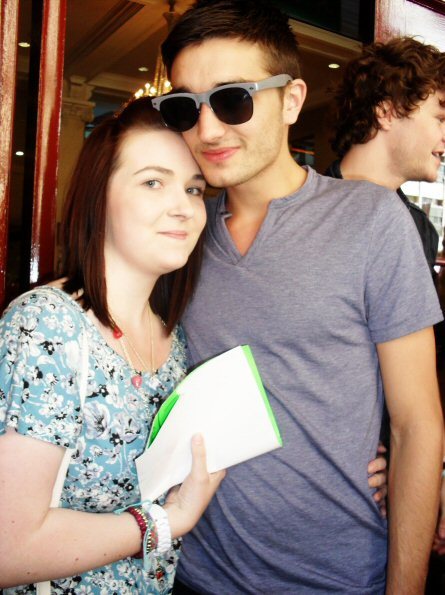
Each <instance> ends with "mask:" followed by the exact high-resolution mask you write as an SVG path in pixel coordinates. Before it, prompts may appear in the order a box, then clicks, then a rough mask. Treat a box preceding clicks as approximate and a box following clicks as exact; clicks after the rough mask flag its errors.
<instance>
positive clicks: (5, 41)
mask: <svg viewBox="0 0 445 595" xmlns="http://www.w3.org/2000/svg"><path fill="white" fill-rule="evenodd" d="M18 18H19V0H2V1H1V2H0V52H1V53H0V90H1V91H0V122H1V126H0V311H1V309H2V306H3V303H4V300H5V287H6V262H7V256H8V251H7V247H8V223H9V184H10V172H11V156H12V131H13V122H14V106H15V76H16V75H15V73H16V63H17V32H18Z"/></svg>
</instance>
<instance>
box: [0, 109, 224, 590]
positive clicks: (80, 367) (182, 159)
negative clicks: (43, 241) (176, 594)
mask: <svg viewBox="0 0 445 595" xmlns="http://www.w3.org/2000/svg"><path fill="white" fill-rule="evenodd" d="M204 188H205V182H204V179H203V177H202V175H201V173H200V171H199V168H198V166H197V165H196V163H195V161H194V160H193V158H192V156H191V154H190V152H189V150H188V149H187V147H186V145H185V143H184V142H183V140H182V139H181V137H180V135H178V134H176V133H174V132H171V131H169V130H167V129H166V128H164V127H163V126H162V124H161V122H160V119H159V117H158V113H157V112H156V111H155V110H154V109H153V108H152V106H151V101H150V100H149V99H147V98H142V99H138V100H135V101H133V102H131V103H129V104H128V105H127V106H126V107H125V108H124V109H123V111H122V112H121V113H119V114H117V115H116V116H115V117H113V118H110V119H108V120H107V121H105V122H103V123H102V124H101V125H100V126H99V127H98V128H97V129H95V130H94V131H93V133H92V134H91V136H90V137H89V138H88V140H87V141H86V142H85V145H84V148H83V150H82V153H81V155H80V158H79V162H78V165H77V168H76V170H75V172H74V176H73V180H72V184H71V188H70V191H69V193H68V197H67V200H66V210H65V233H64V251H65V271H64V278H63V279H62V280H59V281H58V282H55V283H54V284H50V286H45V287H42V288H36V289H35V290H33V291H32V292H29V293H28V294H25V295H23V296H21V297H19V298H17V299H16V300H15V301H14V302H13V303H12V304H11V305H10V307H9V308H8V310H7V311H6V312H5V314H4V317H3V319H2V321H1V323H0V358H1V359H0V527H1V539H0V577H1V578H0V587H3V588H5V591H4V592H5V593H33V592H36V589H37V587H36V583H38V582H40V581H47V580H48V579H52V584H51V588H52V592H54V593H73V592H75V593H92V594H93V593H119V594H120V595H122V594H125V593H128V594H130V593H131V594H134V593H164V592H169V591H170V589H171V584H172V578H173V573H174V569H175V564H176V559H177V550H178V548H179V544H178V541H177V540H176V538H178V537H179V536H181V535H183V534H184V533H186V532H187V531H189V530H190V529H191V528H192V527H193V526H194V525H195V523H196V522H197V520H198V519H199V517H200V516H201V514H202V512H203V511H204V509H205V507H206V506H207V504H208V502H209V501H210V499H211V497H212V496H213V494H214V492H215V490H216V489H217V487H218V485H219V483H220V481H221V479H222V477H223V472H221V473H215V474H208V473H207V470H206V464H205V451H204V445H203V443H202V439H201V438H200V437H199V436H195V437H194V438H193V440H192V445H191V448H192V455H193V466H192V471H191V473H190V475H189V476H188V477H187V478H186V480H185V481H184V483H183V484H182V486H181V487H180V488H176V489H175V490H173V491H171V492H170V494H169V496H168V498H167V500H165V498H161V499H160V501H159V502H158V504H156V505H154V506H153V505H152V504H151V503H149V502H146V503H143V504H138V502H139V501H140V499H141V498H140V493H139V488H138V482H137V475H136V468H135V462H134V460H135V458H136V457H137V456H139V455H140V454H141V453H142V452H143V450H144V448H145V445H146V442H147V438H148V435H149V431H150V426H151V422H152V419H153V417H154V415H155V413H156V411H157V409H158V408H159V405H160V403H161V402H162V401H163V400H164V399H165V398H166V397H167V396H168V395H169V393H170V392H171V391H172V390H173V388H174V387H175V385H176V384H177V383H178V381H179V380H181V378H182V377H183V376H184V374H185V371H186V356H185V341H184V336H183V333H182V331H181V328H180V327H178V326H177V322H178V320H179V317H180V316H181V313H182V311H183V309H184V307H185V305H186V303H187V300H188V298H189V296H190V295H191V293H192V291H193V287H194V284H195V280H196V278H197V274H198V268H199V261H200V251H201V244H200V240H199V237H200V234H201V232H202V230H203V228H204V225H205V219H206V216H205V208H204V204H203V193H204ZM82 387H84V388H82ZM83 391H84V392H85V396H86V399H85V402H84V403H82V400H81V394H82V392H83ZM68 448H71V449H74V450H73V454H72V456H71V459H70V461H69V466H68V470H67V473H66V475H64V476H63V478H62V479H63V489H62V492H61V498H60V506H58V507H57V501H56V503H55V504H54V502H53V506H51V495H52V492H53V487H54V484H55V482H56V478H57V476H58V472H59V469H60V467H61V463H62V460H63V457H64V452H65V451H66V449H68ZM119 509H123V510H124V512H122V513H121V514H115V513H116V511H117V510H119ZM144 538H145V539H144ZM171 539H173V541H171ZM142 544H143V545H144V552H141V547H142ZM141 556H142V557H141ZM144 564H145V568H144ZM65 577H69V578H65ZM15 585H25V586H21V587H17V588H11V589H9V588H8V587H13V586H15Z"/></svg>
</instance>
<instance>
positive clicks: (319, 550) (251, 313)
mask: <svg viewBox="0 0 445 595" xmlns="http://www.w3.org/2000/svg"><path fill="white" fill-rule="evenodd" d="M224 201H225V198H224V194H222V195H221V196H219V197H218V198H215V199H210V200H209V204H208V229H207V239H206V248H205V256H204V262H203V270H202V274H201V280H200V283H199V286H198V288H197V291H196V294H195V296H194V298H193V300H192V302H191V304H190V306H189V308H188V310H187V312H186V315H185V317H184V325H185V330H186V334H187V337H188V343H189V350H190V356H191V359H192V363H193V364H196V363H199V362H201V361H203V360H205V359H207V358H209V357H212V356H214V355H216V354H218V353H220V352H222V351H225V350H227V349H230V348H232V347H234V346H236V345H239V344H249V345H250V346H251V347H252V351H253V354H254V357H255V359H256V361H257V364H258V368H259V371H260V374H261V376H262V378H263V382H264V385H265V388H266V390H267V393H268V396H269V399H270V403H271V406H272V409H273V411H274V413H275V415H276V418H277V422H278V425H279V427H280V430H281V434H282V438H283V443H284V446H283V448H282V449H279V450H276V451H274V452H272V453H269V454H266V455H263V456H260V457H257V458H255V459H252V460H250V461H248V462H246V463H243V464H241V465H238V466H236V467H233V468H231V469H230V470H229V472H228V474H227V477H226V478H225V480H224V481H223V483H222V486H221V487H220V489H219V491H218V492H217V494H216V496H215V497H214V499H213V501H212V502H211V504H210V506H209V508H208V510H207V511H206V513H205V514H204V516H203V518H202V519H201V521H200V522H199V524H198V525H197V527H196V528H195V530H194V531H192V532H191V533H190V534H189V535H187V536H186V537H185V538H184V549H183V553H182V558H181V562H180V565H179V570H178V577H179V579H180V580H181V581H182V582H184V583H185V584H187V585H189V586H190V587H191V588H194V589H195V590H197V591H198V592H202V593H215V594H218V595H221V594H230V595H233V594H235V593H255V594H257V593H267V594H271V593H273V594H278V593H280V594H282V593H298V594H309V593H310V594H312V593H344V594H345V593H347V594H348V595H353V594H355V595H367V594H368V595H376V594H379V593H383V592H384V588H385V566H386V556H387V551H386V542H387V527H386V521H385V520H384V519H382V518H381V516H380V514H379V510H378V507H377V505H376V504H375V502H374V501H373V499H372V491H371V490H370V489H369V487H368V475H367V464H368V462H369V461H370V460H371V459H372V458H374V456H375V453H376V448H377V443H378V437H379V430H380V425H381V415H382V407H383V390H382V381H381V376H380V372H379V365H378V359H377V352H376V343H380V342H386V341H390V340H392V339H396V338H399V337H401V336H403V335H406V334H409V333H413V332H415V331H418V330H420V329H423V328H425V327H428V326H431V325H433V324H434V323H436V322H438V321H439V320H441V318H442V314H441V310H440V307H439V303H438V299H437V296H436V292H435V289H434V286H433V284H432V280H431V276H430V274H429V270H428V267H427V264H426V261H425V257H424V254H423V252H422V246H421V243H420V239H419V235H418V233H417V230H416V229H415V227H414V223H413V221H412V219H411V217H410V215H409V213H408V211H407V210H406V208H405V206H404V205H403V204H402V202H401V201H400V199H399V198H398V196H397V195H396V194H395V193H393V192H390V191H389V190H386V189H384V188H382V187H379V186H376V185H374V184H371V183H368V182H357V181H345V180H334V179H331V178H328V177H325V176H320V175H319V174H317V173H316V172H315V171H314V170H312V169H310V168H308V177H307V179H306V182H305V183H304V185H303V186H302V188H301V189H300V190H298V191H297V192H296V193H295V194H292V195H290V196H287V197H284V198H280V199H276V200H273V201H271V203H270V205H269V209H268V213H267V216H266V218H265V220H264V222H263V224H262V227H261V229H260V230H259V232H258V234H257V236H256V238H255V240H254V242H253V244H252V246H251V247H250V249H249V251H248V252H247V254H246V255H244V256H241V255H240V254H239V252H238V250H237V249H236V247H235V245H234V243H233V241H232V239H231V237H230V234H229V233H228V230H227V228H226V222H225V219H226V217H227V214H226V211H225V202H224ZM236 414H237V412H236V411H233V415H234V416H236ZM246 423H249V420H248V419H247V420H246ZM227 432H228V433H230V428H227Z"/></svg>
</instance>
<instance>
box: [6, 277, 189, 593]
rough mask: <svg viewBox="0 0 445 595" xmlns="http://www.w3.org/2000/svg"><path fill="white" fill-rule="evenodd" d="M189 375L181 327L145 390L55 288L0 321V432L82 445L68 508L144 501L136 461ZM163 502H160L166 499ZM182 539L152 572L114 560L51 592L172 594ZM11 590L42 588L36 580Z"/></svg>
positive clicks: (30, 297)
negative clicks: (84, 361)
mask: <svg viewBox="0 0 445 595" xmlns="http://www.w3.org/2000/svg"><path fill="white" fill-rule="evenodd" d="M82 330H86V333H87V338H88V364H89V366H88V367H89V371H88V382H87V392H86V401H85V405H84V408H83V410H82V411H80V401H79V382H80V378H79V376H80V371H79V361H80V357H79V356H80V351H81V341H80V336H81V333H82ZM185 372H186V353H185V339H184V334H183V331H182V330H181V329H180V328H179V327H177V328H176V329H175V331H174V333H173V342H172V348H171V352H170V355H169V357H168V360H167V361H166V362H165V363H164V364H163V365H162V366H161V368H159V370H158V371H157V372H156V374H154V375H152V376H151V375H150V374H148V373H144V374H143V375H142V386H141V387H140V388H139V389H136V388H135V387H134V386H133V385H132V383H131V377H132V376H133V375H134V371H133V370H132V368H130V366H129V365H128V363H127V362H126V361H125V360H124V359H123V358H122V357H121V356H120V355H119V354H118V353H116V352H115V351H114V350H113V349H112V348H111V347H110V346H109V345H108V344H107V343H106V342H105V341H104V339H103V338H102V336H101V334H100V333H99V331H98V329H97V328H96V327H95V325H94V324H93V323H92V322H91V321H90V319H89V318H88V317H87V316H86V314H85V312H84V311H83V310H82V308H81V307H80V306H79V304H77V303H76V302H75V301H74V300H73V299H72V298H71V297H69V296H68V295H67V294H66V293H64V292H63V291H61V290H59V289H55V288H52V287H42V288H37V289H35V290H34V291H32V292H30V293H27V294H25V295H24V296H21V297H19V298H17V299H16V300H14V301H13V302H12V304H11V305H10V306H9V308H8V309H7V310H6V311H5V313H4V316H3V318H2V320H1V321H0V434H3V433H4V432H5V429H6V427H10V428H14V429H15V430H16V431H17V432H19V433H20V434H24V435H27V436H32V437H34V438H38V439H39V440H45V441H46V442H51V443H53V444H57V445H60V446H63V447H69V448H75V452H74V455H73V458H72V459H71V462H70V465H69V468H68V473H67V477H66V480H65V484H64V487H63V491H62V496H61V506H64V507H69V508H72V509H75V510H83V511H88V512H98V513H100V512H112V511H114V510H116V509H119V508H123V507H127V506H129V505H131V504H133V503H136V502H138V501H139V500H140V494H139V487H138V481H137V474H136V466H135V463H134V460H135V458H136V457H137V456H139V455H140V454H141V453H142V452H143V450H144V447H145V445H146V442H147V438H148V434H149V431H150V426H151V423H152V420H153V417H154V415H155V414H156V412H157V410H158V408H159V405H160V403H161V402H162V401H163V400H164V399H165V398H166V397H167V396H168V395H169V394H170V393H171V392H172V391H173V389H174V388H175V386H176V385H177V384H178V382H179V381H180V380H181V379H182V378H183V377H184V375H185ZM160 500H161V503H162V501H163V500H162V499H160ZM179 547H180V544H179V542H178V541H175V542H174V543H173V547H172V549H171V550H170V551H169V552H167V553H166V554H165V555H164V556H162V557H159V558H158V559H157V560H156V561H155V562H154V563H153V567H152V569H151V570H150V572H148V573H147V572H145V571H144V569H143V566H142V561H141V560H138V559H134V558H126V559H124V560H120V561H119V562H116V563H114V564H110V565H107V566H104V567H102V568H99V569H96V570H91V571H89V572H86V573H84V574H82V575H80V576H74V577H70V578H66V579H62V580H57V581H53V582H52V593H67V594H68V593H73V592H75V593H85V594H96V593H97V594H101V595H104V594H109V593H116V594H119V595H123V594H132V595H134V594H135V593H138V594H139V593H147V594H148V593H150V594H155V593H169V592H170V591H171V588H172V583H173V576H174V571H175V567H176V563H177V558H178V553H179V552H178V550H179ZM4 593H5V594H6V593H16V594H17V593H35V588H34V585H27V586H24V587H15V588H13V589H5V590H4Z"/></svg>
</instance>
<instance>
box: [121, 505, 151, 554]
mask: <svg viewBox="0 0 445 595" xmlns="http://www.w3.org/2000/svg"><path fill="white" fill-rule="evenodd" d="M125 512H129V513H130V514H131V515H132V516H133V517H134V518H135V519H136V522H137V524H138V526H139V529H140V531H141V537H142V544H143V543H144V538H145V535H146V534H147V529H148V525H149V520H148V517H147V515H146V513H145V510H144V509H143V508H136V507H135V506H130V507H129V508H127V509H126V510H125ZM144 551H145V550H144V546H143V545H142V546H141V549H140V550H139V552H138V553H137V554H135V555H134V556H133V558H142V557H143V556H144Z"/></svg>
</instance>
